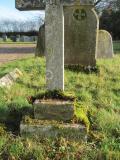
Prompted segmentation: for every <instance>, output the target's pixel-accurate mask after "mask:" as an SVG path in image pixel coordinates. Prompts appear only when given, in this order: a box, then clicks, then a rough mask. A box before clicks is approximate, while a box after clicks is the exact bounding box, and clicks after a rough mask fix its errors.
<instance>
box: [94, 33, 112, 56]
mask: <svg viewBox="0 0 120 160" xmlns="http://www.w3.org/2000/svg"><path fill="white" fill-rule="evenodd" d="M98 32H99V34H98V46H97V48H98V49H97V58H113V56H114V53H113V41H112V36H111V35H110V33H109V32H107V31H105V30H99V31H98Z"/></svg>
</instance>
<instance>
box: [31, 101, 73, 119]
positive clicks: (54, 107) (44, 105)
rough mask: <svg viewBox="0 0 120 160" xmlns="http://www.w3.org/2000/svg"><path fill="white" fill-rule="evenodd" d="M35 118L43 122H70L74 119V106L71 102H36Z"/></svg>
mask: <svg viewBox="0 0 120 160" xmlns="http://www.w3.org/2000/svg"><path fill="white" fill-rule="evenodd" d="M34 116H35V118H36V119H41V120H57V121H64V122H66V121H70V120H72V119H73V117H74V104H73V103H72V102H70V101H60V100H42V101H39V100H36V101H35V103H34Z"/></svg>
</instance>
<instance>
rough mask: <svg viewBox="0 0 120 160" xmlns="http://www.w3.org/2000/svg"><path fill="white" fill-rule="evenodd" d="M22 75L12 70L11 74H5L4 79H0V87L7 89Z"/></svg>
mask: <svg viewBox="0 0 120 160" xmlns="http://www.w3.org/2000/svg"><path fill="white" fill-rule="evenodd" d="M22 75H23V74H22V72H21V71H20V70H19V69H17V68H16V69H14V70H13V71H12V72H10V73H8V74H6V75H5V76H4V77H2V78H0V87H7V88H9V87H10V86H11V85H12V84H13V83H14V82H15V81H16V80H17V79H18V78H19V77H21V76H22Z"/></svg>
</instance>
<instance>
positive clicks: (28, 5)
mask: <svg viewBox="0 0 120 160" xmlns="http://www.w3.org/2000/svg"><path fill="white" fill-rule="evenodd" d="M15 2H16V3H15V7H16V8H17V9H19V10H21V11H24V10H44V9H45V1H44V0H16V1H15Z"/></svg>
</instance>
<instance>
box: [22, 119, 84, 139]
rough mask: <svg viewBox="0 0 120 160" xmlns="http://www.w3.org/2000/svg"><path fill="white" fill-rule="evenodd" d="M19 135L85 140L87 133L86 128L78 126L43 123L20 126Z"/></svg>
mask: <svg viewBox="0 0 120 160" xmlns="http://www.w3.org/2000/svg"><path fill="white" fill-rule="evenodd" d="M20 131H21V135H22V136H25V137H28V136H39V137H40V138H56V137H64V138H68V139H69V140H80V141H81V140H84V141H85V140H86V138H87V131H86V128H85V127H84V126H82V125H80V124H69V123H61V124H58V122H54V123H53V122H51V123H46V122H45V121H43V122H42V123H41V124H24V123H21V125H20Z"/></svg>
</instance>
